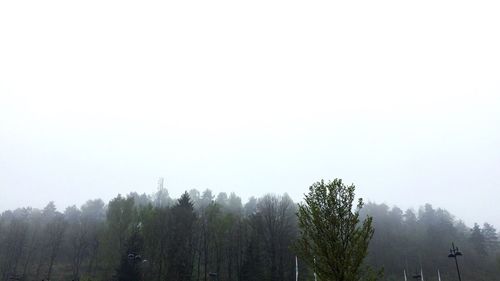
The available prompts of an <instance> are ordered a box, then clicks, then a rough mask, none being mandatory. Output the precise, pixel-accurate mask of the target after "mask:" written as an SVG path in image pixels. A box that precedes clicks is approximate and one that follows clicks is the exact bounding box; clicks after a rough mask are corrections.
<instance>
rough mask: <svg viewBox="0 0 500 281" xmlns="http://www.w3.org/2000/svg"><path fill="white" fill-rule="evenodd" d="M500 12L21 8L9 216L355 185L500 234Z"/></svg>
mask: <svg viewBox="0 0 500 281" xmlns="http://www.w3.org/2000/svg"><path fill="white" fill-rule="evenodd" d="M499 8H500V5H499V4H498V3H497V2H495V1H479V2H474V3H471V2H465V1H417V2H401V1H366V2H363V1H362V2H349V3H331V2H330V1H317V2H313V3H311V2H308V3H305V2H299V1H250V2H235V1H191V2H189V1H170V2H164V1H148V2H133V1H83V2H71V1H70V2H68V1H25V2H21V1H3V2H2V3H0V194H1V196H0V210H2V211H3V210H7V209H13V208H17V207H21V206H34V207H43V206H45V205H46V204H47V202H49V201H51V200H53V201H55V203H56V205H57V207H58V208H60V209H63V208H65V207H66V206H68V205H72V204H77V205H81V204H82V203H83V202H85V201H86V200H87V199H91V198H102V199H103V200H105V201H107V200H109V199H111V198H113V197H114V196H116V195H117V194H118V193H121V194H126V193H128V192H130V191H136V192H139V193H142V192H146V193H152V192H154V191H155V190H156V182H157V180H158V178H159V177H164V178H165V182H166V188H167V189H168V190H169V192H170V194H171V195H172V196H174V197H178V196H180V194H181V193H182V192H184V191H185V190H189V189H191V188H197V189H200V190H201V189H205V188H210V189H212V190H213V191H215V192H220V191H225V192H231V191H234V192H236V193H237V194H238V195H240V196H242V197H243V198H244V199H246V198H248V197H250V196H261V195H263V194H265V193H269V192H273V193H279V194H282V193H285V192H287V193H288V194H289V195H290V196H291V197H292V198H293V199H294V200H295V201H300V199H301V198H302V195H303V194H304V193H305V192H307V188H308V186H309V185H311V184H312V183H313V182H315V181H317V180H320V179H322V178H323V179H333V178H342V179H344V181H345V182H348V183H351V182H352V183H354V184H356V186H357V187H358V189H357V194H358V195H359V196H361V197H363V198H364V199H365V200H366V201H374V202H378V203H387V204H389V205H398V206H400V207H402V208H412V207H413V208H418V207H419V206H421V205H423V204H424V203H427V202H428V203H431V204H433V205H434V206H436V207H442V208H446V209H447V210H449V211H450V212H451V213H453V214H455V215H456V216H457V217H458V218H460V219H464V220H465V222H466V223H467V224H469V225H471V224H472V223H474V222H478V223H482V222H484V221H487V222H490V223H493V224H494V225H495V226H497V227H500V217H499V216H498V213H499V212H500V207H499V205H498V203H497V201H498V197H499V190H500V189H499V188H500V179H499V177H498V175H500V149H499V147H500V146H499V143H500V126H499V125H498V124H500V113H499V110H498V108H500V84H499V77H500V53H499V52H498V50H500V37H499V36H497V34H498V27H499V26H500V18H499V17H498V13H499V12H500V9H499Z"/></svg>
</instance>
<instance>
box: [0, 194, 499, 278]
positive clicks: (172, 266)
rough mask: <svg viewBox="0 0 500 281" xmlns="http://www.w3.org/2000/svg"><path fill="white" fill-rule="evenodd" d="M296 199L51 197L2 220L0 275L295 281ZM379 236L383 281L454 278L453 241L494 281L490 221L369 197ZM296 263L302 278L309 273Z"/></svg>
mask: <svg viewBox="0 0 500 281" xmlns="http://www.w3.org/2000/svg"><path fill="white" fill-rule="evenodd" d="M296 212H297V206H296V203H294V202H293V201H292V199H291V198H290V197H289V196H288V195H286V194H284V195H281V196H278V195H271V194H269V195H265V196H263V197H261V198H258V199H257V198H250V199H249V200H248V201H247V202H246V203H245V204H243V203H242V200H241V198H240V197H238V196H237V195H236V194H234V193H231V194H230V195H229V196H228V195H227V194H226V193H219V194H218V195H217V196H215V195H214V194H213V193H212V192H211V191H210V190H205V191H203V192H201V193H200V192H199V191H197V190H194V189H193V190H191V191H189V192H186V193H185V194H183V195H182V196H181V197H180V198H179V199H177V200H174V199H172V198H170V197H169V195H168V192H167V190H166V189H165V188H164V187H163V186H162V185H160V187H159V189H158V191H157V192H156V193H155V194H153V195H145V194H142V195H139V194H137V193H131V194H129V195H127V196H125V197H123V196H120V195H119V196H117V197H116V198H114V199H112V200H111V201H110V202H109V203H108V204H105V203H104V202H103V201H102V200H100V199H97V200H90V201H88V202H87V203H85V204H84V205H83V206H81V207H80V208H77V207H75V206H72V207H68V208H66V210H64V212H60V211H58V210H56V208H55V205H54V203H52V202H51V203H49V204H48V205H47V206H46V207H45V208H43V209H42V210H38V209H34V208H21V209H17V210H14V211H5V212H3V213H2V215H1V217H0V274H1V275H0V277H1V278H2V280H5V281H6V280H9V279H17V280H42V279H45V280H148V281H154V280H158V281H160V280H162V281H163V280H175V281H188V280H189V281H192V280H196V281H210V280H219V281H224V280H228V281H229V280H237V281H247V280H248V281H254V280H255V281H257V280H259V281H261V280H270V281H284V280H287V281H288V280H289V281H292V280H295V254H294V253H293V251H292V250H291V245H292V244H293V243H294V241H295V240H296V239H297V237H298V233H299V232H298V228H297V217H296ZM361 214H362V215H361V217H365V216H366V215H370V216H373V218H374V227H375V235H374V237H373V240H372V242H371V244H370V252H369V256H368V257H367V259H366V262H367V263H368V264H369V265H372V266H373V267H375V268H381V267H383V268H384V273H385V274H384V275H385V276H384V279H386V280H403V270H404V269H406V271H407V272H408V277H409V279H411V275H412V274H413V273H415V271H418V272H420V269H421V268H422V269H423V272H424V276H425V280H427V281H434V280H437V270H438V269H439V270H440V272H441V277H442V280H456V279H457V278H456V269H455V264H454V261H452V259H449V258H448V257H447V255H448V252H447V251H448V249H449V248H450V247H451V242H452V241H454V242H455V243H456V245H458V246H459V248H460V251H462V252H463V254H464V255H463V256H462V257H460V258H459V263H460V266H461V270H462V277H463V280H475V281H480V280H488V281H491V280H500V258H499V253H500V251H499V240H498V236H497V231H496V230H495V229H494V228H493V226H491V225H489V224H486V223H485V224H484V225H481V226H479V225H477V224H476V225H474V227H472V228H470V227H467V226H466V225H465V224H464V223H463V222H461V221H457V220H456V219H455V218H454V217H453V216H452V215H451V214H449V213H448V212H447V211H445V210H442V209H434V208H433V207H432V206H430V205H425V206H424V207H422V208H420V209H419V210H418V211H413V210H406V211H403V210H401V209H399V208H397V207H394V208H390V207H388V206H386V205H384V204H375V203H368V204H366V205H365V207H364V208H363V209H362V212H361ZM312 278H313V277H312V273H311V270H308V269H307V268H306V266H305V265H304V264H303V263H302V262H301V261H300V260H299V280H313V279H312Z"/></svg>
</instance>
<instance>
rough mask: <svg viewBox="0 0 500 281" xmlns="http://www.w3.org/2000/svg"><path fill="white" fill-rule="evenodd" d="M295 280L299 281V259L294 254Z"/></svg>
mask: <svg viewBox="0 0 500 281" xmlns="http://www.w3.org/2000/svg"><path fill="white" fill-rule="evenodd" d="M295 281H299V260H298V259H297V256H295Z"/></svg>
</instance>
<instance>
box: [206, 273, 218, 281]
mask: <svg viewBox="0 0 500 281" xmlns="http://www.w3.org/2000/svg"><path fill="white" fill-rule="evenodd" d="M208 276H210V277H212V280H214V281H217V280H219V279H218V278H217V273H215V272H210V273H208Z"/></svg>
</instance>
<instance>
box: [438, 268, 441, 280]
mask: <svg viewBox="0 0 500 281" xmlns="http://www.w3.org/2000/svg"><path fill="white" fill-rule="evenodd" d="M438 281H441V274H440V273H439V269H438Z"/></svg>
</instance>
